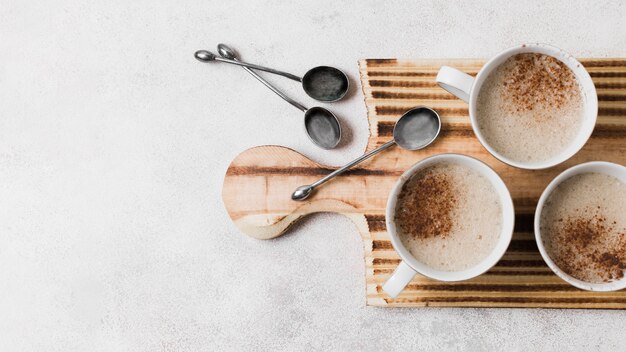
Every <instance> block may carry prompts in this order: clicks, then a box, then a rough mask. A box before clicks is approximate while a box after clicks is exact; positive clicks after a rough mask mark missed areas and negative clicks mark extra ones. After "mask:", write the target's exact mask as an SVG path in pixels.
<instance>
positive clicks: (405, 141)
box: [291, 106, 441, 201]
mask: <svg viewBox="0 0 626 352" xmlns="http://www.w3.org/2000/svg"><path fill="white" fill-rule="evenodd" d="M440 130H441V119H440V118H439V115H438V114H437V112H435V110H433V109H430V108H427V107H423V106H420V107H416V108H413V109H411V110H409V111H407V112H405V113H404V115H402V117H400V119H399V120H398V122H396V124H395V126H394V127H393V139H392V140H390V141H389V142H387V143H385V144H383V145H381V146H380V147H378V148H376V149H374V150H372V151H371V152H369V153H367V154H365V155H363V156H361V157H359V158H357V159H355V160H353V161H351V162H349V163H348V164H346V165H345V166H343V167H341V168H339V169H337V170H335V171H333V172H331V173H330V174H328V175H326V176H325V177H324V178H321V179H319V180H318V181H316V182H314V183H311V184H310V185H305V186H300V187H298V188H297V189H296V190H295V191H294V192H293V193H292V194H291V199H293V200H296V201H301V200H305V199H306V198H307V197H308V196H309V195H311V193H312V192H313V190H314V189H315V188H316V187H318V186H320V185H322V184H324V183H326V182H328V181H329V180H330V179H332V178H333V177H335V176H337V175H339V174H341V173H343V172H345V171H346V170H348V169H349V168H351V167H353V166H354V165H356V164H358V163H360V162H362V161H363V160H366V159H368V158H370V157H372V156H373V155H375V154H378V153H380V152H381V151H383V150H385V149H387V148H389V147H391V146H392V145H394V144H397V145H399V146H400V148H402V149H406V150H418V149H422V148H424V147H426V146H428V145H429V144H430V143H432V142H433V141H434V140H435V138H437V136H438V135H439V131H440Z"/></svg>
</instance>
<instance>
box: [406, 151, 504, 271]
mask: <svg viewBox="0 0 626 352" xmlns="http://www.w3.org/2000/svg"><path fill="white" fill-rule="evenodd" d="M502 217H503V214H502V206H501V204H500V198H499V195H498V193H497V192H496V190H495V188H494V187H493V185H492V184H491V183H490V182H489V180H488V179H487V178H486V177H485V176H483V175H482V174H480V173H479V172H478V171H476V170H474V169H472V168H470V167H468V166H465V165H461V164H458V163H453V162H442V163H438V164H435V165H433V166H430V167H428V168H425V169H424V170H421V171H419V172H418V173H416V174H415V175H413V176H412V177H411V178H410V179H409V181H407V182H406V183H405V185H404V187H403V189H402V192H401V194H400V197H399V198H398V203H397V204H396V216H395V222H396V224H397V228H398V234H399V237H400V239H401V241H402V243H403V244H404V246H405V247H406V248H407V249H408V250H409V251H410V252H411V254H412V255H413V256H414V257H415V258H416V259H417V260H418V261H420V262H422V263H424V264H426V265H428V266H429V267H431V268H434V269H437V270H443V271H461V270H465V269H469V268H471V267H473V266H475V265H477V264H478V263H480V262H481V261H482V260H484V259H485V258H486V257H487V256H488V255H489V254H490V253H491V252H492V250H493V249H494V248H495V246H496V244H497V243H498V240H499V238H500V232H501V228H502Z"/></svg>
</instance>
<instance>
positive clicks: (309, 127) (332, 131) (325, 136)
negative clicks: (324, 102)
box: [304, 106, 341, 149]
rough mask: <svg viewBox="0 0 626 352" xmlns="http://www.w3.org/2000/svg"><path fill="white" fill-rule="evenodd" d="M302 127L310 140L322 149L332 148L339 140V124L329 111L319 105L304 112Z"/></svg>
mask: <svg viewBox="0 0 626 352" xmlns="http://www.w3.org/2000/svg"><path fill="white" fill-rule="evenodd" d="M304 128H305V129H306V134H307V136H309V138H310V139H311V141H312V142H313V143H315V144H316V145H317V146H318V147H320V148H323V149H333V148H334V147H336V146H337V144H339V141H340V140H341V125H339V120H338V119H337V117H336V116H335V115H334V114H333V113H332V112H330V111H328V110H326V109H324V108H321V107H319V106H315V107H312V108H310V109H308V110H307V111H306V112H305V113H304Z"/></svg>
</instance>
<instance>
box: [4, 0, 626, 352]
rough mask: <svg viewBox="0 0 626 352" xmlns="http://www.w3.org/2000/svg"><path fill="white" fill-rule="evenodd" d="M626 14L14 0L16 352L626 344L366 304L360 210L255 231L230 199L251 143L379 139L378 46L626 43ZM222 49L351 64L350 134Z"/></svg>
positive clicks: (621, 337) (10, 192)
mask: <svg viewBox="0 0 626 352" xmlns="http://www.w3.org/2000/svg"><path fill="white" fill-rule="evenodd" d="M624 18H626V4H625V3H624V2H621V1H545V0H543V1H532V2H525V1H511V2H500V1H450V2H448V1H419V2H417V1H415V2H414V1H405V2H383V1H336V0H335V1H327V0H323V1H309V2H302V3H296V2H291V1H249V2H235V1H207V0H202V1H200V0H193V1H146V0H137V1H128V0H111V1H99V2H91V3H88V2H84V1H30V0H0V351H215V350H233V351H246V350H250V351H253V350H290V351H296V350H307V351H309V350H334V351H359V350H363V351H375V350H426V351H433V350H472V351H474V350H513V351H515V350H520V351H521V350H546V351H550V350H553V351H556V350H562V349H567V350H624V348H626V333H625V331H626V312H624V311H591V310H542V309H434V308H428V309H381V308H372V307H366V306H365V298H364V285H365V282H364V266H363V259H362V255H363V253H362V245H361V240H360V238H359V237H358V235H357V232H356V230H355V228H354V226H353V225H352V223H351V222H350V221H349V220H347V219H346V218H343V217H342V216H339V215H332V214H320V215H317V216H312V217H310V218H308V219H306V220H305V221H303V222H302V223H301V224H299V225H298V226H296V227H295V228H294V229H293V230H292V231H291V232H290V234H288V235H286V236H284V237H282V238H279V239H277V240H272V241H257V240H253V239H251V238H248V237H246V236H245V235H243V234H241V233H239V232H238V231H237V229H236V228H235V227H234V226H233V225H232V223H231V222H230V220H229V218H228V216H227V214H226V212H225V210H224V208H223V206H222V201H221V184H222V178H223V175H224V172H225V170H226V168H227V166H228V164H229V162H230V160H231V159H232V158H233V157H235V155H237V154H238V153H239V152H241V151H243V150H244V149H246V148H249V147H252V146H256V145H263V144H279V145H285V146H288V147H291V148H294V149H296V150H298V151H300V152H302V153H304V154H306V155H307V156H309V157H311V158H312V159H314V160H316V161H320V162H326V163H329V164H334V165H339V164H341V163H343V162H346V161H348V160H350V159H352V158H354V157H356V156H357V155H359V153H361V152H362V150H363V149H364V147H365V143H366V138H367V133H368V132H367V122H366V119H365V106H364V104H363V101H362V99H363V97H362V94H361V91H360V84H359V82H358V71H357V60H358V59H360V58H368V57H369V58H380V57H399V58H429V57H489V56H491V55H493V54H495V53H497V52H499V51H500V50H503V49H505V48H507V47H509V46H512V45H515V44H518V43H521V42H535V41H539V42H546V43H551V44H553V45H556V46H558V47H561V48H563V49H565V50H567V51H569V52H571V53H573V54H574V55H576V56H579V57H584V56H597V57H608V56H621V57H626V23H625V20H624ZM219 42H226V43H229V44H231V45H232V46H234V47H235V48H236V49H238V50H239V52H240V53H241V55H242V58H243V59H246V60H249V61H251V62H255V63H259V64H267V65H272V66H275V67H277V68H282V69H285V70H289V71H293V72H294V73H300V74H302V73H304V72H305V71H306V69H308V68H310V67H313V66H316V65H319V64H330V65H334V66H337V67H339V68H341V69H343V70H345V71H346V72H347V73H348V74H349V76H350V77H351V79H352V83H353V89H352V91H351V93H350V98H349V99H347V100H345V101H342V102H340V103H336V104H333V105H332V109H333V111H336V112H337V114H338V115H339V116H340V117H341V118H342V121H343V123H344V128H345V129H346V130H347V131H350V133H349V138H348V142H347V143H345V144H344V145H343V147H342V148H339V149H338V150H335V151H321V150H320V149H317V148H316V147H314V146H313V145H312V144H311V143H310V142H309V141H308V140H307V138H306V137H305V135H304V133H303V129H302V122H301V115H300V113H299V112H298V111H296V110H295V109H294V108H292V107H291V106H289V105H288V104H286V103H284V102H282V101H280V100H279V99H278V98H277V97H274V96H273V93H271V92H269V91H268V90H266V88H264V87H263V86H261V85H260V84H259V83H258V82H256V81H255V80H254V79H252V78H251V77H249V76H248V74H247V73H245V72H244V71H243V70H241V69H240V68H238V67H234V66H229V65H225V64H202V63H199V62H197V61H196V60H195V59H194V58H193V53H194V51H195V50H197V49H203V48H204V49H209V50H215V46H216V44H218V43H219ZM270 79H271V80H272V81H273V82H276V83H277V84H278V85H280V86H281V87H282V88H284V89H285V90H287V91H288V92H289V93H290V94H291V95H292V96H293V97H296V98H297V99H299V100H300V101H302V102H303V103H305V104H307V105H309V106H310V105H313V103H314V102H313V101H312V100H311V99H309V98H308V97H306V96H305V95H304V93H303V92H302V91H300V90H299V88H298V86H297V84H295V83H293V82H290V81H288V80H284V79H281V78H274V77H271V78H270ZM565 347H567V348H565Z"/></svg>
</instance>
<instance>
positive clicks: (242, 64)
mask: <svg viewBox="0 0 626 352" xmlns="http://www.w3.org/2000/svg"><path fill="white" fill-rule="evenodd" d="M215 61H221V62H226V63H228V64H233V65H239V66H243V67H248V68H253V69H255V70H260V71H265V72H269V73H273V74H276V75H280V76H283V77H287V78H289V79H293V80H294V81H297V82H302V78H301V77H298V76H296V75H292V74H291V73H287V72H283V71H279V70H274V69H273V68H269V67H265V66H260V65H255V64H249V63H247V62H243V61H238V60H237V61H236V60H230V59H225V58H223V57H215Z"/></svg>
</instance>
